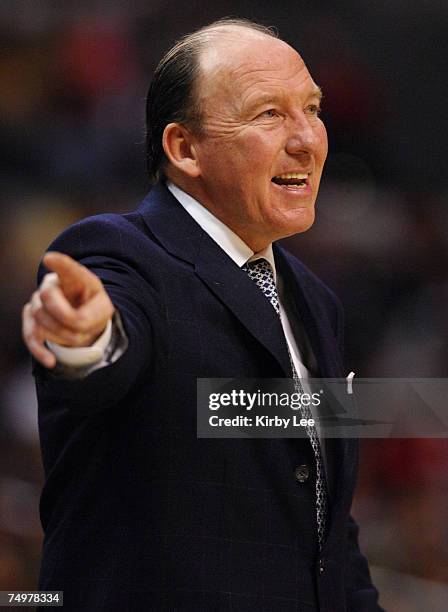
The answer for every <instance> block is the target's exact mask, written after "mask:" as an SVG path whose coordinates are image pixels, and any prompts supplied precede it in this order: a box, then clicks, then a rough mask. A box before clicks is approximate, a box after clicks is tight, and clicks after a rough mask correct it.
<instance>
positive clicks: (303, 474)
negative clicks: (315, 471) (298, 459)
mask: <svg viewBox="0 0 448 612" xmlns="http://www.w3.org/2000/svg"><path fill="white" fill-rule="evenodd" d="M294 476H295V477H296V479H297V480H298V481H299V482H306V481H307V480H308V478H309V477H310V468H309V466H308V465H305V464H304V465H299V466H297V467H296V469H295V470H294Z"/></svg>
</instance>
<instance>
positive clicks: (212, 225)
mask: <svg viewBox="0 0 448 612" xmlns="http://www.w3.org/2000/svg"><path fill="white" fill-rule="evenodd" d="M166 186H167V188H168V189H169V190H170V192H171V193H172V194H173V196H174V197H175V198H176V200H178V201H179V203H180V204H181V205H182V207H183V208H184V209H185V210H186V211H187V213H188V214H189V215H190V216H191V217H193V219H194V220H195V221H196V223H197V224H198V225H200V226H201V227H202V229H203V230H204V232H206V233H207V234H208V235H209V236H210V238H212V240H214V241H215V242H216V243H217V244H218V246H220V247H221V249H222V250H223V251H224V252H225V253H226V254H227V255H228V256H229V257H230V258H231V259H232V260H233V261H234V262H235V263H236V265H237V266H238V267H240V268H241V267H242V266H244V264H245V263H247V262H248V261H256V260H257V259H266V260H267V261H268V262H269V263H270V265H271V267H272V271H273V273H274V278H275V279H276V270H275V261H274V253H273V252H272V244H269V245H268V246H267V247H265V248H264V249H262V250H261V251H259V252H258V253H254V252H253V251H252V249H251V248H249V247H248V246H247V244H246V243H245V242H243V241H242V240H241V238H240V237H239V236H238V235H237V234H235V232H234V231H233V230H231V229H230V228H229V227H227V225H225V224H224V223H223V222H222V221H220V220H219V219H218V218H217V217H215V215H213V214H212V213H211V212H210V211H209V210H208V209H207V208H205V206H202V204H201V203H200V202H198V201H197V200H195V199H194V198H193V197H192V196H191V195H189V194H188V193H185V191H183V190H182V189H180V188H179V187H177V185H174V183H172V182H171V181H167V184H166Z"/></svg>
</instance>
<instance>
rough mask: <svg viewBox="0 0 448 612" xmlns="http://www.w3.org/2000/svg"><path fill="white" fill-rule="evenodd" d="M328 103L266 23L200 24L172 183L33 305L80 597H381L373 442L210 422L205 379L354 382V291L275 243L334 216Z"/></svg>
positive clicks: (55, 270)
mask: <svg viewBox="0 0 448 612" xmlns="http://www.w3.org/2000/svg"><path fill="white" fill-rule="evenodd" d="M320 98H321V92H320V89H319V88H318V87H317V85H316V84H315V83H314V81H313V80H312V78H311V76H310V74H309V72H308V70H307V68H306V66H305V64H304V63H303V61H302V59H301V58H300V56H299V55H298V54H297V52H296V51H295V50H293V49H292V48H291V47H290V46H289V45H287V44H286V43H284V42H283V41H281V40H279V39H277V38H276V37H275V36H274V35H273V34H272V33H271V32H270V31H269V30H267V29H265V28H262V27H260V26H257V25H254V24H251V23H249V22H245V21H229V20H227V21H220V22H216V23H214V24H212V25H210V26H208V27H206V28H203V29H202V30H199V31H198V32H196V33H194V34H192V35H190V36H188V37H186V38H184V39H183V40H181V41H180V42H179V43H178V44H177V45H176V46H175V47H174V48H173V49H172V50H171V51H169V52H168V54H167V55H166V56H165V58H164V59H163V60H162V62H161V63H160V65H159V67H158V68H157V71H156V74H155V76H154V80H153V83H152V85H151V89H150V92H149V96H148V145H149V146H148V153H149V162H150V169H151V174H152V176H153V177H155V178H156V185H155V187H154V188H153V190H152V191H151V192H150V194H149V195H148V196H147V198H146V199H145V200H144V202H143V203H142V205H141V206H140V207H139V209H138V210H137V211H136V212H134V213H131V214H127V215H100V216H97V217H92V218H90V219H86V220H84V221H81V222H80V223H78V224H76V225H75V226H73V227H71V228H69V229H68V230H67V231H66V232H64V233H63V234H62V235H61V236H60V237H59V238H57V239H56V241H55V242H54V243H53V245H52V246H51V250H52V251H53V252H50V253H48V254H47V255H46V256H45V257H44V260H43V263H44V265H45V267H46V268H47V269H49V270H51V271H52V273H51V274H48V275H46V276H44V274H45V272H46V270H45V269H44V268H41V270H40V279H41V281H42V282H41V285H40V288H39V290H38V291H37V292H36V293H35V294H34V295H33V297H32V299H31V302H30V303H29V304H27V305H26V306H25V308H24V338H25V340H26V342H27V344H28V346H29V348H30V351H31V352H32V354H33V356H34V357H35V358H36V360H37V362H40V363H36V367H35V375H36V382H37V391H38V396H39V410H40V413H39V418H40V434H41V443H42V452H43V460H44V467H45V473H46V477H47V479H46V483H45V487H44V491H43V495H42V502H41V517H42V523H43V526H44V529H45V542H44V552H43V560H42V568H41V576H40V588H41V589H46V590H50V589H53V590H55V589H63V590H64V606H65V608H66V609H67V610H79V609H88V610H191V611H193V610H194V611H197V610H206V611H208V610H242V611H246V610H257V611H260V610H264V611H266V612H268V611H269V612H272V611H275V610H281V611H287V610H294V611H308V610H309V611H317V610H320V611H326V612H342V611H344V610H349V611H352V612H361V611H362V612H366V611H379V610H380V608H379V606H378V603H377V592H376V590H375V588H374V587H373V586H372V584H371V580H370V576H369V571H368V567H367V563H366V561H365V559H364V557H363V556H362V555H361V553H360V551H359V548H358V544H357V527H356V524H355V523H354V522H353V520H352V519H351V518H350V517H349V511H350V505H351V501H352V496H353V489H354V484H355V473H356V462H357V458H356V457H357V453H356V444H355V442H354V441H350V440H329V441H327V442H326V444H325V446H324V444H323V441H322V440H321V441H319V440H318V439H317V438H316V437H315V436H314V437H312V435H311V434H310V437H309V439H307V438H304V439H299V440H289V439H285V440H262V439H257V440H252V439H238V440H230V439H218V440H217V439H213V440H209V439H198V438H197V435H196V414H195V413H196V379H197V378H199V377H201V378H206V377H214V378H219V377H223V378H233V377H248V378H255V377H272V378H274V377H291V376H295V377H297V374H299V375H300V376H302V377H306V376H309V375H314V376H316V375H320V376H325V377H342V376H344V370H343V366H342V362H341V344H342V319H341V310H340V307H339V305H338V303H337V302H336V300H335V298H334V297H333V295H332V294H331V293H330V292H329V290H328V289H327V288H326V287H325V286H324V285H323V284H322V283H321V282H320V281H319V280H318V279H317V278H316V277H315V276H314V275H312V273H311V272H309V271H308V270H307V269H306V268H305V267H304V266H303V265H302V264H301V263H300V262H299V261H298V260H296V259H295V258H294V257H292V256H291V255H289V254H288V253H287V252H286V251H284V250H283V249H282V248H280V247H279V246H277V245H272V243H273V242H274V241H275V240H278V239H279V238H282V237H285V236H289V235H292V234H295V233H297V232H302V231H305V230H307V229H308V228H309V227H310V226H311V224H312V223H313V220H314V204H315V200H316V196H317V191H318V187H319V182H320V178H321V173H322V169H323V165H324V161H325V157H326V154H327V138H326V132H325V127H324V125H323V123H322V122H321V120H320V119H319V109H320ZM62 253H64V254H62ZM260 264H261V268H260V267H257V266H259V265H260ZM254 270H257V272H256V274H259V273H262V274H266V277H265V279H267V281H268V283H269V284H270V287H271V294H270V295H269V296H267V295H263V292H262V291H260V287H259V286H257V285H258V282H257V278H256V274H255V275H254V274H253V271H254ZM260 271H262V272H260ZM275 284H276V285H277V286H278V287H279V292H278V294H277V289H276V287H275ZM267 297H268V298H269V299H266V298H267ZM273 306H274V307H273ZM45 342H48V345H46V344H45ZM58 345H59V346H58ZM55 355H57V359H56V357H55ZM298 384H300V383H298ZM324 466H325V468H326V469H324Z"/></svg>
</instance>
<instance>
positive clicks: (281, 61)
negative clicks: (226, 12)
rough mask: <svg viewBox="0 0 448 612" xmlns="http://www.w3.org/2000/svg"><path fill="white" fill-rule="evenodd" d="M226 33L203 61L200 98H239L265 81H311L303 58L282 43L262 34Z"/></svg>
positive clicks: (203, 54)
mask: <svg viewBox="0 0 448 612" xmlns="http://www.w3.org/2000/svg"><path fill="white" fill-rule="evenodd" d="M240 30H241V31H240V32H237V31H232V32H226V33H225V34H223V35H222V36H220V37H216V38H214V39H213V40H211V41H210V42H209V44H208V45H207V47H206V48H205V49H204V51H203V53H202V55H201V59H200V78H199V91H198V93H199V95H200V96H201V98H203V99H204V98H210V97H211V96H213V95H214V94H222V95H225V94H227V95H238V94H239V92H242V91H244V90H245V89H246V88H248V87H251V86H253V85H257V84H260V85H261V84H262V83H263V82H269V81H272V82H275V81H276V82H278V83H279V84H280V83H288V82H291V83H294V82H295V79H297V77H298V75H301V78H303V77H305V78H307V79H309V80H310V81H311V76H310V75H309V73H308V70H307V68H306V66H305V63H304V62H303V60H302V58H301V57H300V55H299V54H298V53H297V51H296V50H295V49H293V48H292V47H291V46H289V45H288V44H287V43H285V42H284V41H282V40H279V39H277V38H273V37H270V36H267V35H264V34H261V33H258V32H250V31H249V32H248V31H247V30H244V29H243V28H240Z"/></svg>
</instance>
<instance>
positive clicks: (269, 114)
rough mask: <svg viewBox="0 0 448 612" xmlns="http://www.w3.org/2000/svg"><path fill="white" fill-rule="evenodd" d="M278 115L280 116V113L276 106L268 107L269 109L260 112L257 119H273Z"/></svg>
mask: <svg viewBox="0 0 448 612" xmlns="http://www.w3.org/2000/svg"><path fill="white" fill-rule="evenodd" d="M278 116H279V114H278V112H277V111H276V110H275V108H268V109H267V110H265V111H263V112H262V113H260V114H259V115H258V117H257V119H273V118H275V117H278Z"/></svg>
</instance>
